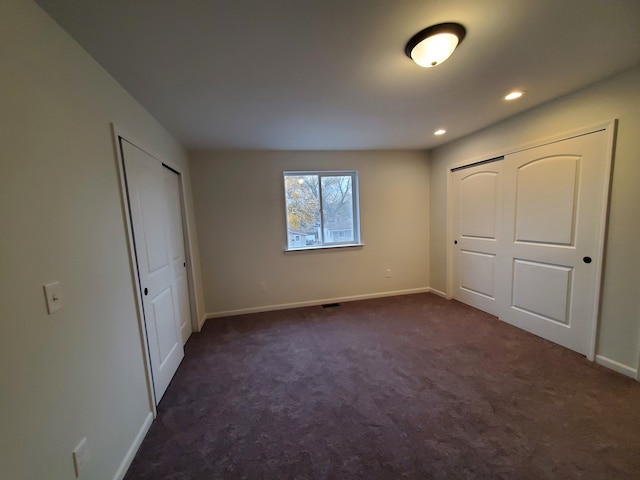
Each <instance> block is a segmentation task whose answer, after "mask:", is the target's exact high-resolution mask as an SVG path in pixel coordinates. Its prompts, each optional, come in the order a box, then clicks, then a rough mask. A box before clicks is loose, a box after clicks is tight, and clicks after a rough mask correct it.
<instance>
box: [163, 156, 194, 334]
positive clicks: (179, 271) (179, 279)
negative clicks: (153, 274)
mask: <svg viewBox="0 0 640 480" xmlns="http://www.w3.org/2000/svg"><path fill="white" fill-rule="evenodd" d="M164 186H165V195H166V200H167V213H168V216H167V220H168V227H169V247H170V256H171V261H172V262H173V271H174V273H175V282H176V295H177V312H176V317H177V319H178V325H179V327H180V332H181V336H182V344H183V345H184V344H185V343H186V342H187V340H188V339H189V336H190V335H191V331H192V329H191V310H190V307H189V282H188V278H187V260H186V256H185V251H184V233H183V232H184V230H183V228H182V203H181V201H180V176H179V175H178V174H177V173H176V172H174V171H173V170H170V169H169V168H166V167H165V168H164Z"/></svg>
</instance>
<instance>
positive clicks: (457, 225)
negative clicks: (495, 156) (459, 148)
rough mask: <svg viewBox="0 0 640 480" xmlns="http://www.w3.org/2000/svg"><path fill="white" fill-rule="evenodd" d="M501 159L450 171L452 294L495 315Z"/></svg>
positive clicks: (499, 293) (500, 199)
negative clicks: (452, 241)
mask: <svg viewBox="0 0 640 480" xmlns="http://www.w3.org/2000/svg"><path fill="white" fill-rule="evenodd" d="M502 163H503V162H502V161H501V160H497V161H495V162H490V163H484V164H481V165H477V166H471V167H466V168H462V169H459V170H456V171H455V172H453V196H454V211H455V212H454V238H455V240H454V243H455V249H454V252H455V254H454V257H453V258H454V261H453V263H454V265H453V285H454V292H453V297H454V298H455V299H456V300H459V301H461V302H463V303H466V304H468V305H471V306H473V307H476V308H479V309H480V310H483V311H485V312H489V313H492V314H494V315H498V310H499V303H500V302H504V299H503V298H502V293H501V292H500V291H499V290H498V286H499V282H498V277H497V275H498V261H499V258H500V235H501V225H500V223H501V217H502V214H501V212H502Z"/></svg>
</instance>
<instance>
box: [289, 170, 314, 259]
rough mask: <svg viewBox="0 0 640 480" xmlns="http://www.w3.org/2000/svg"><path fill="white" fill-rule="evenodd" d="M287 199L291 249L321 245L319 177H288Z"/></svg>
mask: <svg viewBox="0 0 640 480" xmlns="http://www.w3.org/2000/svg"><path fill="white" fill-rule="evenodd" d="M285 199H286V203H287V242H288V245H289V247H290V248H291V247H293V248H295V247H305V246H312V245H320V244H321V240H320V192H319V189H318V176H317V175H286V176H285ZM296 237H297V238H296Z"/></svg>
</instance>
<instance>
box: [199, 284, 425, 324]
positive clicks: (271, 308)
mask: <svg viewBox="0 0 640 480" xmlns="http://www.w3.org/2000/svg"><path fill="white" fill-rule="evenodd" d="M429 292H431V289H430V288H429V287H423V288H411V289H407V290H394V291H391V292H378V293H366V294H364V295H352V296H348V297H335V298H323V299H320V300H309V301H306V302H294V303H281V304H278V305H263V306H260V307H250V308H239V309H237V310H224V311H221V312H212V313H207V315H206V319H207V320H208V319H210V318H221V317H233V316H235V315H246V314H248V313H260V312H271V311H274V310H287V309H290V308H300V307H313V306H316V305H324V304H325V303H339V302H353V301H356V300H368V299H370V298H382V297H395V296H397V295H411V294H414V293H429Z"/></svg>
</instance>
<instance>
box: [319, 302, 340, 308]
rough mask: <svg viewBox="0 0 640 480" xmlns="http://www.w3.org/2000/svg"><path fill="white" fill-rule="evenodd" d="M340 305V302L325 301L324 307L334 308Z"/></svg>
mask: <svg viewBox="0 0 640 480" xmlns="http://www.w3.org/2000/svg"><path fill="white" fill-rule="evenodd" d="M339 306H340V304H339V303H325V304H324V305H322V308H334V307H339Z"/></svg>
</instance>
